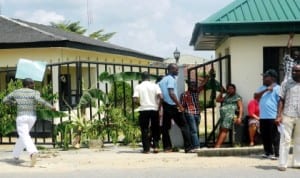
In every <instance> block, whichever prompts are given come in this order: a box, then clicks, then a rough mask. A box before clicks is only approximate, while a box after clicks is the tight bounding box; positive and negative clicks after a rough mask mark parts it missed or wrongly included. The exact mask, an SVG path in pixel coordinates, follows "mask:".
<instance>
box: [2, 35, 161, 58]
mask: <svg viewBox="0 0 300 178" xmlns="http://www.w3.org/2000/svg"><path fill="white" fill-rule="evenodd" d="M44 47H63V48H75V49H80V50H89V51H95V52H103V53H110V54H116V55H125V56H131V57H136V58H143V59H146V60H151V61H159V62H163V60H164V59H163V58H161V57H156V56H152V55H147V54H143V53H135V52H132V51H126V50H120V49H111V48H106V47H101V46H95V45H90V44H84V43H78V42H72V41H68V40H65V41H39V42H24V43H0V49H16V48H44Z"/></svg>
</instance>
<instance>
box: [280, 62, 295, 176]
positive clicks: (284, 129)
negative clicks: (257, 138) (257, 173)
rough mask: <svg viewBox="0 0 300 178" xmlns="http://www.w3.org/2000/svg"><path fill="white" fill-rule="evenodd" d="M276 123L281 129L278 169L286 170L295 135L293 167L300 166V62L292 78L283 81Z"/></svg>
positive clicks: (293, 70) (293, 69) (293, 71)
mask: <svg viewBox="0 0 300 178" xmlns="http://www.w3.org/2000/svg"><path fill="white" fill-rule="evenodd" d="M279 96H280V101H279V105H278V114H277V118H276V120H275V123H276V124H277V126H278V127H279V130H280V131H281V134H280V148H279V167H278V170H280V171H285V170H286V168H287V166H288V163H287V162H288V156H289V151H290V144H291V141H292V132H293V137H294V147H293V158H292V167H300V64H295V65H294V66H293V68H292V78H291V79H288V80H286V81H283V82H282V83H281V90H280V95H279Z"/></svg>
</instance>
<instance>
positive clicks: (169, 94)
mask: <svg viewBox="0 0 300 178" xmlns="http://www.w3.org/2000/svg"><path fill="white" fill-rule="evenodd" d="M177 75H178V66H177V65H176V64H174V63H172V64H169V65H168V75H166V76H165V77H164V78H163V79H162V80H161V81H160V82H159V86H160V88H161V91H162V95H163V104H162V105H163V126H162V127H163V129H162V140H163V148H164V151H165V152H170V151H172V143H171V139H170V135H169V130H170V128H171V119H173V120H174V122H175V123H176V124H177V125H178V126H179V128H180V130H181V132H182V136H183V140H184V149H185V152H186V153H189V152H192V145H191V137H190V135H189V128H188V125H187V123H186V120H185V119H184V116H183V111H184V108H183V106H182V105H181V103H180V101H179V97H178V91H177V78H176V76H177Z"/></svg>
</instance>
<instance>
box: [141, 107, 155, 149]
mask: <svg viewBox="0 0 300 178" xmlns="http://www.w3.org/2000/svg"><path fill="white" fill-rule="evenodd" d="M150 122H151V134H150ZM139 124H140V128H141V132H142V144H143V150H144V151H145V152H148V151H149V150H150V146H151V143H150V142H151V138H150V135H151V136H152V138H153V147H154V148H158V142H159V119H158V111H155V110H149V111H140V115H139Z"/></svg>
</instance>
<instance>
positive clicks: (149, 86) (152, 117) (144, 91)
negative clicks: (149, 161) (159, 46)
mask: <svg viewBox="0 0 300 178" xmlns="http://www.w3.org/2000/svg"><path fill="white" fill-rule="evenodd" d="M133 99H134V101H135V103H139V104H140V107H139V108H138V110H139V113H140V115H139V124H140V128H141V133H142V144H143V151H142V152H143V153H149V152H150V145H151V144H150V142H151V138H150V136H149V135H150V134H149V132H150V123H151V136H152V137H153V148H154V149H153V152H154V153H158V142H159V139H160V138H159V117H158V108H159V106H160V101H161V90H160V88H159V86H158V85H157V84H155V83H152V82H151V81H150V76H149V73H148V72H143V73H142V82H141V83H140V84H139V85H137V86H136V87H135V89H134V93H133Z"/></svg>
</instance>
